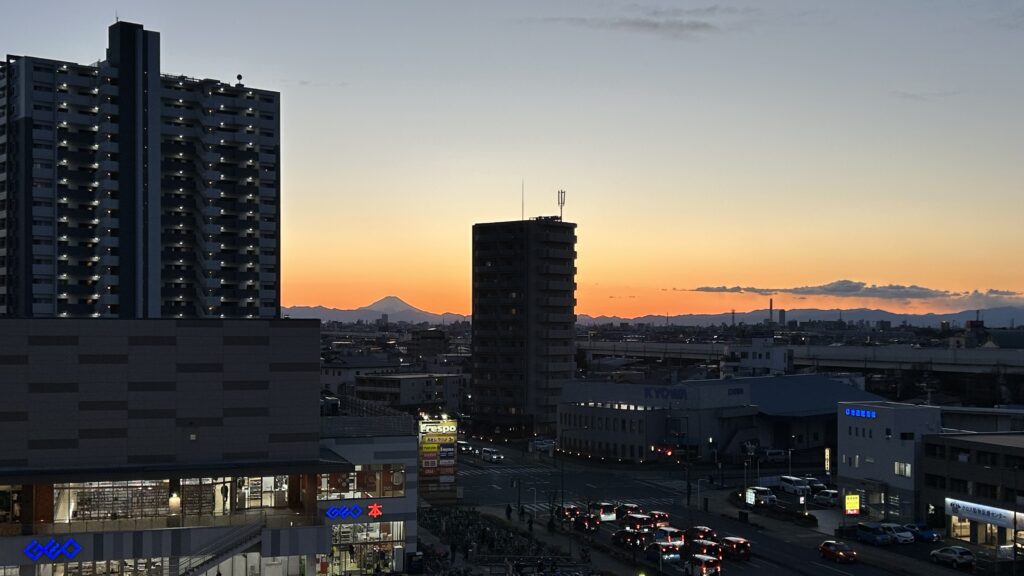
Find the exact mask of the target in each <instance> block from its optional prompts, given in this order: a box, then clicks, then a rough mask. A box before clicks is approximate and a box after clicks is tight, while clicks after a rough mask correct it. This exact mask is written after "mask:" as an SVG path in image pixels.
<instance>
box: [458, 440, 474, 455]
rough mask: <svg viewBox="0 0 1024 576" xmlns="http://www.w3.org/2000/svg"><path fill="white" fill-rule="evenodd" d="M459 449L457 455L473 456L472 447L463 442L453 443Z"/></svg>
mask: <svg viewBox="0 0 1024 576" xmlns="http://www.w3.org/2000/svg"><path fill="white" fill-rule="evenodd" d="M455 445H456V446H458V447H459V454H473V445H472V444H470V443H469V442H466V441H465V440H459V441H458V442H456V443H455Z"/></svg>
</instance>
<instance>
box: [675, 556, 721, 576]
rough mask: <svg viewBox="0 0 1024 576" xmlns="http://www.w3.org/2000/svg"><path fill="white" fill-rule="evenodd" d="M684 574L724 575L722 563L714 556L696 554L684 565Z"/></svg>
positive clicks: (694, 575) (690, 575)
mask: <svg viewBox="0 0 1024 576" xmlns="http://www.w3.org/2000/svg"><path fill="white" fill-rule="evenodd" d="M683 573H684V574H686V576H710V575H716V576H718V575H720V574H721V573H722V561H721V560H719V559H718V558H715V557H712V556H705V555H703V554H695V555H693V556H690V557H689V558H687V559H686V561H685V562H684V563H683Z"/></svg>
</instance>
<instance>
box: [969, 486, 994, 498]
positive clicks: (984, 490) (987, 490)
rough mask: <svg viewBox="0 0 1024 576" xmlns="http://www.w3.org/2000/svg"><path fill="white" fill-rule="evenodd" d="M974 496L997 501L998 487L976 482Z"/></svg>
mask: <svg viewBox="0 0 1024 576" xmlns="http://www.w3.org/2000/svg"><path fill="white" fill-rule="evenodd" d="M974 495H975V496H978V497H979V498H989V499H992V500H995V499H996V487H995V486H994V485H992V484H984V483H982V482H975V484H974Z"/></svg>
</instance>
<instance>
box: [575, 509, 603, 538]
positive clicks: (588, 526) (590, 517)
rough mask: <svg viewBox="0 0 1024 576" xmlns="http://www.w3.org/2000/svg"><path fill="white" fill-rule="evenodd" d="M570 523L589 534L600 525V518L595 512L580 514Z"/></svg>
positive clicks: (595, 530)
mask: <svg viewBox="0 0 1024 576" xmlns="http://www.w3.org/2000/svg"><path fill="white" fill-rule="evenodd" d="M572 525H573V527H574V528H576V529H577V530H579V531H580V532H585V533H587V534H591V533H594V532H597V529H598V528H600V527H601V518H600V517H599V516H598V515H597V514H580V515H579V516H577V517H576V519H575V520H573V521H572Z"/></svg>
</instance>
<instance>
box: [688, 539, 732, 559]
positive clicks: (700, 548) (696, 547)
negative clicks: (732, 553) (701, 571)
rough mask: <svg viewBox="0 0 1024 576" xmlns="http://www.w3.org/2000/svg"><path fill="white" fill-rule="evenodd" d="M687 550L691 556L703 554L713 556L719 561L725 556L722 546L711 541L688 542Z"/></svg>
mask: <svg viewBox="0 0 1024 576" xmlns="http://www.w3.org/2000/svg"><path fill="white" fill-rule="evenodd" d="M686 549H687V550H688V551H689V552H690V554H703V555H704V556H711V557H714V558H718V559H719V560H721V559H722V557H723V556H724V554H723V552H722V546H721V545H720V544H719V543H718V542H712V541H711V540H699V539H698V540H687V541H686Z"/></svg>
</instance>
